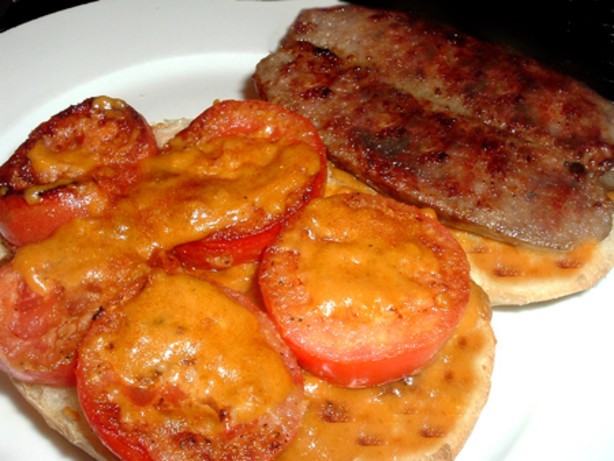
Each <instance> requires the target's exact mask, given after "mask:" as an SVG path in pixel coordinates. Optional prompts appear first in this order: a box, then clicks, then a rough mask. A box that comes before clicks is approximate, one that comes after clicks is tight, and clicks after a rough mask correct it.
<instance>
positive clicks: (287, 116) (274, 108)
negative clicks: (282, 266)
mask: <svg viewBox="0 0 614 461" xmlns="http://www.w3.org/2000/svg"><path fill="white" fill-rule="evenodd" d="M222 139H223V140H227V142H225V143H224V144H220V145H219V147H215V148H212V146H217V144H216V143H219V140H222ZM229 146H230V147H229ZM233 146H235V147H234V148H233ZM236 146H239V147H236ZM192 149H198V150H199V151H201V152H202V155H205V156H208V157H209V158H210V159H211V167H210V169H209V171H207V181H209V182H211V181H216V182H217V183H218V190H223V191H224V192H225V194H226V195H225V196H228V197H234V199H233V200H235V201H236V199H237V198H238V199H240V200H242V201H243V202H244V204H242V205H241V206H242V207H245V206H249V207H250V208H251V211H250V213H249V218H241V217H238V218H237V219H236V220H235V221H233V222H230V223H228V224H227V225H225V226H224V227H223V228H220V229H216V230H215V231H214V232H212V233H211V234H210V235H207V236H205V237H204V238H202V239H197V240H194V241H190V242H186V243H185V244H182V245H179V246H177V248H176V249H175V253H176V255H177V257H178V258H179V259H181V260H182V261H183V262H185V264H186V265H189V266H192V267H196V268H225V267H228V266H230V265H235V264H240V263H244V262H249V261H254V260H256V259H258V258H259V256H260V254H261V252H262V250H263V249H264V247H265V246H266V245H268V244H269V243H271V241H272V240H273V238H274V237H275V235H276V234H277V232H278V231H279V229H280V224H281V223H282V222H284V221H285V220H286V219H288V217H289V216H291V215H292V214H293V213H295V212H296V211H298V210H299V209H301V208H302V207H303V206H305V204H306V203H308V202H309V201H310V200H311V199H313V198H314V197H317V196H320V195H322V192H323V190H324V183H325V180H326V150H325V147H324V144H323V143H322V141H321V139H320V137H319V135H318V133H317V131H316V129H315V127H314V126H313V125H312V124H311V122H309V121H308V120H307V119H305V118H304V117H302V116H300V115H298V114H296V113H294V112H291V111H289V110H287V109H285V108H283V107H281V106H278V105H275V104H271V103H268V102H264V101H257V100H251V101H223V102H219V103H216V104H214V105H213V106H212V107H211V108H209V109H207V110H206V111H205V112H203V113H202V114H201V115H200V116H199V117H197V118H196V119H195V120H194V121H193V122H192V123H191V124H190V125H189V126H188V127H187V128H186V129H185V130H183V131H181V132H180V133H178V134H177V135H176V136H175V137H174V138H173V139H172V140H170V141H169V143H168V144H167V145H166V146H165V147H163V149H162V155H163V156H164V155H168V154H169V153H173V152H175V153H177V152H178V151H183V152H188V151H190V150H192ZM222 165H223V166H224V167H223V168H222V167H221V166H222ZM218 170H219V172H218ZM229 170H232V171H233V172H234V171H236V174H234V173H233V174H232V175H229ZM219 203H220V204H221V201H220V202H219ZM218 206H222V205H218ZM235 211H236V210H233V209H228V210H227V214H228V215H232V214H233V213H234V212H235Z"/></svg>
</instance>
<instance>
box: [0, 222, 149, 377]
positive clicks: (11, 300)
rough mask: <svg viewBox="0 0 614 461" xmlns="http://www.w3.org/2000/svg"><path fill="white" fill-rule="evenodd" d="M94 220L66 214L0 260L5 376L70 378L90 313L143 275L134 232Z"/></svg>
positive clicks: (133, 287) (120, 297) (129, 292)
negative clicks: (47, 231)
mask: <svg viewBox="0 0 614 461" xmlns="http://www.w3.org/2000/svg"><path fill="white" fill-rule="evenodd" d="M103 222H106V221H103ZM100 224H101V223H99V222H98V220H97V219H95V218H81V219H74V220H72V221H70V222H69V223H67V224H65V225H64V226H62V227H60V228H59V229H58V230H57V231H56V232H54V233H53V235H51V236H50V237H48V238H46V239H45V240H43V241H41V242H38V243H32V244H29V245H24V246H22V247H20V248H18V249H17V251H16V252H15V255H14V257H13V259H12V260H11V261H10V262H9V263H7V264H6V265H4V266H2V267H1V268H0V368H2V369H4V370H5V371H6V372H7V373H8V374H10V375H11V376H13V377H15V378H17V379H20V380H22V381H27V382H34V383H40V384H48V385H72V384H74V365H75V360H76V353H77V347H78V345H79V343H80V342H81V339H82V338H83V335H84V334H85V332H86V330H87V329H88V328H89V325H90V324H91V323H92V319H93V317H95V316H96V315H97V313H98V312H99V311H100V309H102V308H104V307H105V306H108V305H109V304H118V303H120V302H123V301H124V300H125V299H129V298H130V297H132V296H134V294H135V293H137V292H139V291H140V289H141V287H142V286H143V284H144V283H145V281H146V280H147V276H148V274H149V272H150V268H149V266H148V265H147V262H146V261H145V260H144V259H143V258H142V257H141V256H140V253H139V252H138V250H135V247H137V246H138V244H137V243H136V242H135V240H134V239H128V240H127V239H126V238H125V235H123V234H120V233H119V232H116V233H115V234H120V235H114V234H113V231H115V228H114V227H101V225H100Z"/></svg>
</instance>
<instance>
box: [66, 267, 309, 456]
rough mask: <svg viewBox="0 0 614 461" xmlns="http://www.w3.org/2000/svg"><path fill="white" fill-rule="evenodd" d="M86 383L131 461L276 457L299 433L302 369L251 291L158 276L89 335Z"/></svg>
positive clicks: (98, 423) (83, 389)
mask: <svg viewBox="0 0 614 461" xmlns="http://www.w3.org/2000/svg"><path fill="white" fill-rule="evenodd" d="M76 376H77V391H78V395H79V399H80V401H81V405H82V407H83V409H84V412H85V414H86V417H87V419H88V421H89V423H90V425H91V426H92V428H93V429H94V431H95V432H96V433H97V434H98V436H99V437H100V438H101V440H102V441H103V442H104V443H105V444H106V445H107V446H108V447H109V448H110V449H111V450H112V451H113V452H114V453H116V454H117V456H119V457H120V458H121V459H123V460H150V459H181V460H187V461H189V460H202V459H208V460H221V459H224V460H230V459H250V460H255V461H257V460H267V459H272V458H274V457H275V456H276V455H277V454H279V452H280V451H281V450H282V449H283V448H284V447H285V446H286V444H287V443H289V441H290V440H291V439H292V437H293V436H294V434H295V432H296V430H297V427H298V424H299V421H300V420H301V418H302V414H303V409H302V408H303V405H302V398H303V389H302V375H301V372H300V369H299V367H298V365H297V364H296V361H295V359H294V357H293V355H292V353H291V351H290V350H289V349H288V347H287V346H286V345H285V344H284V343H283V341H282V340H281V338H279V336H278V334H277V332H276V330H275V327H274V326H273V324H272V323H271V322H270V320H269V319H268V318H267V317H266V315H265V314H264V313H262V312H261V311H260V310H259V309H258V308H257V307H255V306H253V305H251V304H250V303H249V302H248V301H247V300H246V299H244V298H243V297H242V296H241V295H239V294H236V293H232V292H230V291H229V290H228V289H222V288H220V287H218V286H216V285H213V284H211V283H209V282H205V281H203V280H199V279H197V278H194V277H191V276H187V275H167V274H164V273H163V272H159V273H157V274H155V275H154V276H153V277H152V279H151V281H150V283H149V284H148V285H147V286H146V287H145V289H144V290H143V292H142V293H141V294H140V295H138V296H137V297H136V298H134V299H133V300H132V301H131V302H130V303H128V304H127V305H125V306H123V307H122V308H121V309H110V310H108V311H106V312H105V313H104V314H102V315H100V316H99V317H98V318H97V319H96V321H95V322H94V324H93V326H92V328H91V329H90V331H89V332H88V334H87V335H86V337H85V339H84V341H83V343H82V345H81V347H80V349H79V359H78V365H77V373H76Z"/></svg>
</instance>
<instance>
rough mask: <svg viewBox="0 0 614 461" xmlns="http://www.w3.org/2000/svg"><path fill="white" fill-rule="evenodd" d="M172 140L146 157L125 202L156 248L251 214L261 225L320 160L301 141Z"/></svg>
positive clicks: (280, 212)
mask: <svg viewBox="0 0 614 461" xmlns="http://www.w3.org/2000/svg"><path fill="white" fill-rule="evenodd" d="M171 146H172V150H170V151H169V152H166V153H165V154H164V155H161V156H158V157H155V158H152V159H150V160H148V161H147V162H146V163H145V167H144V172H145V180H144V181H143V182H142V183H141V184H140V185H139V186H138V188H137V190H136V191H135V192H134V193H133V194H132V196H131V197H130V200H129V202H127V206H129V207H131V208H134V209H135V210H137V211H136V212H137V213H140V215H141V219H142V221H141V222H142V224H141V225H142V226H143V227H144V231H145V232H147V233H148V234H149V235H150V236H151V237H152V239H155V240H156V242H157V243H156V244H157V245H158V246H159V247H161V248H171V247H174V246H176V245H179V244H181V243H185V242H190V241H193V240H198V239H200V238H203V237H205V236H207V235H210V234H212V233H214V232H216V231H219V230H221V229H225V228H228V227H231V226H232V227H233V228H240V227H241V225H242V224H243V223H247V222H248V221H249V222H250V223H251V224H250V225H253V223H254V222H253V217H254V215H256V216H260V221H259V222H258V224H259V225H260V226H264V225H266V224H267V223H269V222H271V221H273V220H274V219H275V218H276V217H278V216H279V215H283V213H284V211H285V210H286V208H287V206H288V205H287V204H288V203H292V200H291V198H292V195H293V194H295V193H296V191H297V190H299V191H300V190H304V187H305V185H306V184H307V183H308V182H309V181H310V179H311V177H312V175H313V174H315V172H317V171H318V170H319V168H320V158H319V155H318V154H317V152H315V151H314V150H313V149H311V148H310V147H309V146H307V145H306V144H299V143H297V144H291V145H284V144H282V143H281V142H271V141H269V140H254V139H246V138H232V137H231V138H220V139H215V140H213V141H210V142H208V143H207V144H205V145H202V146H194V145H193V144H188V145H186V144H184V143H182V142H181V141H180V140H174V141H173V143H172V144H171ZM128 212H132V211H131V210H128Z"/></svg>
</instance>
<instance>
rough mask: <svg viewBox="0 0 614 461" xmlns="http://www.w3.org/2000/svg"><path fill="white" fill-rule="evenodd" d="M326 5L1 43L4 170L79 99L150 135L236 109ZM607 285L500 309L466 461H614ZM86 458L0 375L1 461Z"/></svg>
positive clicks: (131, 13) (182, 16)
mask: <svg viewBox="0 0 614 461" xmlns="http://www.w3.org/2000/svg"><path fill="white" fill-rule="evenodd" d="M332 3H333V0H329V1H315V0H312V1H309V0H289V1H283V2H282V1H277V2H273V1H246V0H243V1H242V0H217V1H207V2H205V1H201V0H181V1H177V0H175V1H170V0H168V1H164V0H132V1H130V2H127V1H121V0H102V1H100V2H97V3H92V4H88V5H85V6H82V7H77V8H73V9H70V10H66V11H63V12H61V13H58V14H55V15H51V16H48V17H45V18H42V19H39V20H36V21H34V22H31V23H27V24H24V25H22V26H20V27H17V28H15V29H12V30H9V31H7V32H5V33H3V34H1V35H0V66H1V67H0V68H1V70H0V149H1V152H0V161H4V160H5V159H6V158H8V156H9V155H10V154H11V153H12V152H13V150H14V149H15V148H16V147H17V146H18V144H20V143H21V141H22V140H23V139H24V138H25V136H26V135H27V133H28V132H29V131H30V130H31V129H32V128H34V127H35V126H36V125H37V124H38V123H40V122H41V121H43V120H46V119H47V118H49V117H50V116H51V115H53V114H55V113H57V112H58V111H59V110H61V109H63V108H65V107H66V106H68V105H69V104H72V103H76V102H79V101H81V100H83V99H85V98H86V97H88V96H93V95H98V94H108V95H111V96H116V97H120V98H123V99H125V100H126V101H128V102H129V103H131V104H132V105H133V106H134V107H136V108H137V110H139V111H140V112H141V113H143V114H144V115H145V116H146V117H147V118H148V119H149V120H150V121H151V122H155V121H160V120H163V119H164V118H177V117H193V116H195V115H197V114H198V113H200V112H201V111H202V110H204V109H205V108H206V107H208V106H209V105H210V104H211V102H212V101H213V100H214V99H224V98H244V97H245V96H246V91H247V94H249V91H250V90H249V88H250V85H249V77H250V75H251V73H252V71H253V69H254V66H255V64H256V63H257V62H258V60H259V59H261V58H262V57H264V56H265V55H266V54H267V53H268V52H270V51H272V50H273V49H274V48H275V47H276V45H277V42H278V40H279V38H280V37H281V36H282V35H283V33H284V32H285V29H286V27H287V26H288V25H289V24H290V23H291V22H292V20H293V19H294V17H295V16H296V14H297V13H298V11H299V10H300V9H301V8H303V7H311V6H321V5H326V4H332ZM613 286H614V275H613V274H610V276H609V277H608V278H607V279H606V280H605V281H603V282H601V283H600V284H599V285H598V286H596V287H595V288H594V289H592V290H590V291H588V292H586V293H584V294H582V295H579V296H574V297H570V298H568V299H565V300H564V301H559V302H556V303H550V304H547V305H540V306H536V307H531V308H524V309H514V310H496V311H495V313H494V319H493V324H494V328H495V332H496V335H497V338H498V346H497V357H496V364H495V371H494V375H493V387H492V391H491V397H490V399H489V401H488V403H487V405H486V408H485V409H484V411H483V413H482V416H481V418H480V420H479V421H478V424H477V426H476V428H475V430H474V432H473V433H472V435H471V437H470V438H469V440H468V442H467V444H466V446H465V448H464V449H463V451H462V453H461V455H460V457H459V459H460V460H461V461H462V460H465V461H467V460H471V461H475V460H506V461H511V460H522V461H526V460H532V459H547V460H557V461H560V460H574V461H575V460H579V459H582V460H590V461H593V460H612V459H614V422H613V420H612V415H614V378H613V377H612V369H613V366H612V363H613V361H612V358H611V355H612V353H613V352H614V332H613V331H612V325H614V303H613V301H612V295H613V292H612V287H613ZM81 459H87V457H86V456H85V455H83V454H82V453H81V452H80V451H79V450H78V449H76V448H73V447H72V446H71V445H70V444H68V443H67V442H65V441H64V440H63V439H62V438H61V437H59V436H57V435H56V434H55V433H54V432H53V431H51V430H49V429H48V428H47V427H46V425H45V423H44V422H43V421H42V420H41V419H40V417H39V416H38V415H37V414H35V413H34V412H33V411H32V410H31V409H30V408H29V407H28V405H27V404H25V403H24V402H23V401H22V400H21V399H20V397H19V396H18V395H17V393H16V392H15V391H14V390H13V388H12V387H11V385H10V384H9V382H8V380H7V379H6V377H5V376H4V375H2V376H0V460H10V461H20V460H28V461H30V460H46V461H55V460H81Z"/></svg>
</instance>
